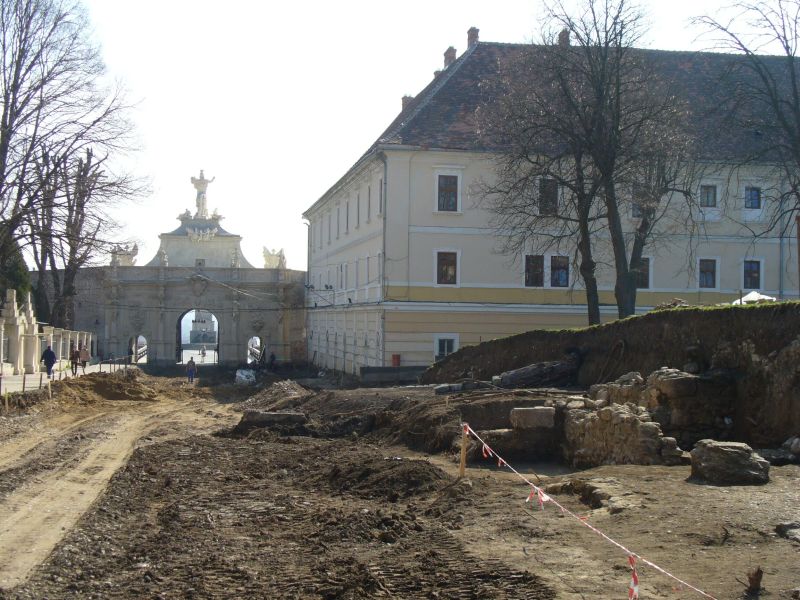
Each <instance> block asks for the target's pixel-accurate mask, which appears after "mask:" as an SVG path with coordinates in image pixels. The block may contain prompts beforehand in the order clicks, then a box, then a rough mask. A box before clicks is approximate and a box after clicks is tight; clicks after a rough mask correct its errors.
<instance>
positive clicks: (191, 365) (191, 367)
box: [186, 358, 197, 383]
mask: <svg viewBox="0 0 800 600" xmlns="http://www.w3.org/2000/svg"><path fill="white" fill-rule="evenodd" d="M195 373H197V365H196V364H195V362H194V359H193V358H190V359H189V362H188V363H186V377H188V378H189V383H194V375H195Z"/></svg>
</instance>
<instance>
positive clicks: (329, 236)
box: [328, 213, 331, 244]
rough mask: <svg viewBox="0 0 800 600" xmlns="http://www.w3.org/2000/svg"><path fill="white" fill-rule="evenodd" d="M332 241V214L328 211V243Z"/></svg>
mask: <svg viewBox="0 0 800 600" xmlns="http://www.w3.org/2000/svg"><path fill="white" fill-rule="evenodd" d="M330 243H331V214H330V213H328V244H330Z"/></svg>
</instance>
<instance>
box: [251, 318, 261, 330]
mask: <svg viewBox="0 0 800 600" xmlns="http://www.w3.org/2000/svg"><path fill="white" fill-rule="evenodd" d="M250 327H252V328H253V331H255V332H259V331H261V330H262V329H264V319H253V320H252V321H251V322H250Z"/></svg>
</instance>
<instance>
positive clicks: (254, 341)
mask: <svg viewBox="0 0 800 600" xmlns="http://www.w3.org/2000/svg"><path fill="white" fill-rule="evenodd" d="M264 349H265V348H264V341H263V340H262V339H261V337H259V336H257V335H254V336H252V337H251V338H250V339H249V340H247V364H249V365H254V364H263V363H264Z"/></svg>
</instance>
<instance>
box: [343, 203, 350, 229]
mask: <svg viewBox="0 0 800 600" xmlns="http://www.w3.org/2000/svg"><path fill="white" fill-rule="evenodd" d="M344 232H345V233H350V200H348V201H347V202H345V205H344Z"/></svg>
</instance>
